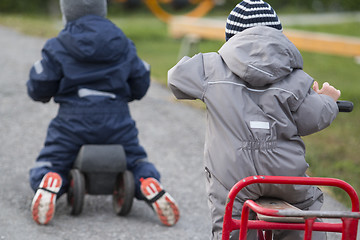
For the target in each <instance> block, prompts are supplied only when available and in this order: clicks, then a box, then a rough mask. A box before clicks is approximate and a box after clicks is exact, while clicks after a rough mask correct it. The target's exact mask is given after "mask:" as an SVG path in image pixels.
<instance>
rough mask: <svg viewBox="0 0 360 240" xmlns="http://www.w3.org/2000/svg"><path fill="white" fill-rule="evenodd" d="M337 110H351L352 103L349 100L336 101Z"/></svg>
mask: <svg viewBox="0 0 360 240" xmlns="http://www.w3.org/2000/svg"><path fill="white" fill-rule="evenodd" d="M336 103H337V105H338V107H339V112H351V111H352V110H353V108H354V104H353V103H352V102H350V101H336Z"/></svg>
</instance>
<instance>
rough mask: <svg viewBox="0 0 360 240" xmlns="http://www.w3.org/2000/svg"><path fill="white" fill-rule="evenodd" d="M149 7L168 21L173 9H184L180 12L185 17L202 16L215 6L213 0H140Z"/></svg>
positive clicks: (156, 14) (116, 0)
mask: <svg viewBox="0 0 360 240" xmlns="http://www.w3.org/2000/svg"><path fill="white" fill-rule="evenodd" d="M114 1H115V2H120V3H127V2H129V1H132V0H114ZM141 1H143V2H144V3H145V5H146V6H147V7H148V8H149V9H150V11H151V12H152V13H153V14H154V15H155V16H156V17H157V18H159V19H160V20H162V21H164V22H166V23H168V22H169V21H170V20H171V18H172V17H174V16H175V15H174V14H173V12H174V11H172V10H171V9H176V10H179V12H180V9H181V8H183V9H185V10H184V11H185V12H183V11H182V13H181V14H180V15H181V16H186V17H202V16H204V15H205V14H207V13H208V12H209V11H210V10H211V9H213V7H214V6H215V1H214V0H141Z"/></svg>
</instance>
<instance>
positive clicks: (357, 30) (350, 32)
mask: <svg viewBox="0 0 360 240" xmlns="http://www.w3.org/2000/svg"><path fill="white" fill-rule="evenodd" d="M287 28H294V29H298V30H304V31H311V32H322V33H330V34H338V35H347V36H353V37H360V22H349V23H345V24H344V23H341V24H331V25H329V24H323V25H308V26H303V25H299V26H296V25H294V26H289V27H287Z"/></svg>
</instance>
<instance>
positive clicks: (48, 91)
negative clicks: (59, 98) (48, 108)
mask: <svg viewBox="0 0 360 240" xmlns="http://www.w3.org/2000/svg"><path fill="white" fill-rule="evenodd" d="M46 47H47V46H46V45H45V47H44V49H43V50H42V59H41V60H39V61H37V62H35V64H34V65H33V66H32V68H31V70H30V75H29V80H28V81H27V83H26V86H27V92H28V95H29V96H30V97H31V98H32V99H33V100H34V101H40V102H44V103H46V102H49V101H50V99H51V98H52V97H53V96H54V95H55V94H56V93H57V91H58V88H59V82H60V79H61V78H62V71H61V67H60V65H59V64H57V63H56V61H55V60H54V59H53V57H52V55H51V54H50V53H49V52H48V51H47V50H46Z"/></svg>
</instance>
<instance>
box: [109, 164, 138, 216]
mask: <svg viewBox="0 0 360 240" xmlns="http://www.w3.org/2000/svg"><path fill="white" fill-rule="evenodd" d="M134 193H135V182H134V176H133V174H132V173H131V172H129V171H125V172H124V173H122V174H119V175H118V177H117V180H116V183H115V189H114V193H113V207H114V211H115V212H116V214H117V215H120V216H125V215H127V214H128V213H129V212H130V210H131V207H132V203H133V198H134Z"/></svg>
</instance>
